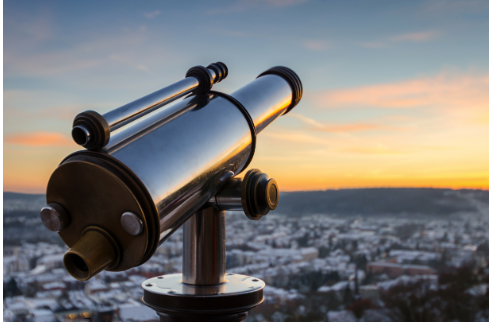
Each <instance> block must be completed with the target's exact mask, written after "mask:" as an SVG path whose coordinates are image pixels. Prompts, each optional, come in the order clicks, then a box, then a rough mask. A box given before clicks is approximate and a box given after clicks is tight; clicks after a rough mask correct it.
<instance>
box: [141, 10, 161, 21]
mask: <svg viewBox="0 0 492 322" xmlns="http://www.w3.org/2000/svg"><path fill="white" fill-rule="evenodd" d="M160 14H161V11H160V10H155V11H151V12H145V13H144V14H143V15H144V16H145V18H147V19H154V18H155V17H157V16H158V15H160Z"/></svg>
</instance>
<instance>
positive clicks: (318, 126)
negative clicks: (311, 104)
mask: <svg viewBox="0 0 492 322" xmlns="http://www.w3.org/2000/svg"><path fill="white" fill-rule="evenodd" d="M288 116H291V117H295V118H297V119H299V120H301V121H302V122H303V123H305V124H307V125H309V126H310V129H311V130H315V131H321V132H327V133H338V134H343V133H351V132H363V131H375V130H391V131H395V130H401V129H399V128H397V127H392V126H388V125H382V124H376V123H367V122H366V123H361V122H353V123H345V124H334V123H321V122H318V121H316V120H314V119H312V118H309V117H307V116H304V115H301V114H297V113H292V112H291V113H289V114H288Z"/></svg>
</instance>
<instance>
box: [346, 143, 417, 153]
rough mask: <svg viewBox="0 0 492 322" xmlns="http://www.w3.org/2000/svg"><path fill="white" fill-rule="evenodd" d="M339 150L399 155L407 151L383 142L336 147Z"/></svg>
mask: <svg viewBox="0 0 492 322" xmlns="http://www.w3.org/2000/svg"><path fill="white" fill-rule="evenodd" d="M337 150H338V151H340V152H348V153H357V154H370V155H399V154H407V153H409V151H404V150H402V149H395V148H391V147H388V146H386V145H383V144H376V145H373V146H352V147H344V148H340V149H337Z"/></svg>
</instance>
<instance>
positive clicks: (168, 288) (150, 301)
mask: <svg viewBox="0 0 492 322" xmlns="http://www.w3.org/2000/svg"><path fill="white" fill-rule="evenodd" d="M182 280H183V275H182V274H170V275H163V276H157V277H153V278H151V279H148V280H146V281H145V282H143V283H142V288H143V290H144V297H143V302H144V304H146V305H147V306H149V307H151V308H152V309H154V310H156V311H158V312H162V313H166V314H183V313H186V314H190V313H201V314H230V313H239V312H247V311H249V310H251V309H252V308H253V307H255V306H257V305H260V304H261V303H263V288H264V287H265V282H263V281H262V280H260V279H258V278H255V277H251V276H246V275H239V274H232V273H228V274H226V282H225V283H222V284H218V285H200V286H199V285H190V284H185V283H183V282H182Z"/></svg>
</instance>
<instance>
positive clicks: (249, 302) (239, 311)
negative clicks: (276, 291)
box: [142, 207, 265, 322]
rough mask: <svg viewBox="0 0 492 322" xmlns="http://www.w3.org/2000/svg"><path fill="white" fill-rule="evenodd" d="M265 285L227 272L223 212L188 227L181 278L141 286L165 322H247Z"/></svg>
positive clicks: (206, 213) (205, 214)
mask: <svg viewBox="0 0 492 322" xmlns="http://www.w3.org/2000/svg"><path fill="white" fill-rule="evenodd" d="M264 287H265V282H263V281H262V280H260V279H258V278H255V277H251V276H245V275H239V274H232V273H227V274H226V273H225V212H224V211H219V210H217V209H216V208H214V207H207V208H203V209H201V210H200V211H198V212H196V213H195V214H194V215H193V216H192V217H191V218H190V219H189V220H188V221H187V222H186V223H185V225H184V234H183V274H170V275H164V276H157V277H153V278H150V279H148V280H146V281H145V282H144V283H143V284H142V288H143V290H144V297H143V302H144V303H145V304H146V305H147V306H149V307H151V308H152V309H154V310H155V311H156V312H157V314H158V315H159V316H160V319H161V321H163V322H164V321H165V322H171V321H172V322H181V321H187V322H188V321H223V322H239V321H243V320H244V319H245V318H246V316H247V315H248V312H249V311H250V310H251V309H252V308H254V307H255V306H257V305H260V304H261V303H263V288H264Z"/></svg>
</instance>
